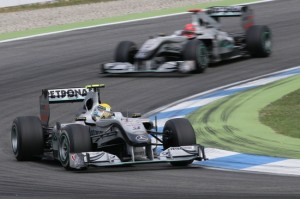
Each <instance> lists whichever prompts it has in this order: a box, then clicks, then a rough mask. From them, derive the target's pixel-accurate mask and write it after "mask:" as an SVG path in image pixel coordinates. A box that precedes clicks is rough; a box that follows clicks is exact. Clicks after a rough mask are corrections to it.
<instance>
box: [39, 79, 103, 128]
mask: <svg viewBox="0 0 300 199" xmlns="http://www.w3.org/2000/svg"><path fill="white" fill-rule="evenodd" d="M104 87H105V85H104V84H92V85H87V86H86V87H85V88H63V89H60V88H59V89H43V90H42V94H41V96H40V119H41V123H42V126H43V127H46V128H47V127H48V124H49V119H50V106H49V105H50V104H58V103H72V102H82V101H84V99H85V97H86V96H87V94H88V93H89V92H97V93H98V100H99V103H100V88H104Z"/></svg>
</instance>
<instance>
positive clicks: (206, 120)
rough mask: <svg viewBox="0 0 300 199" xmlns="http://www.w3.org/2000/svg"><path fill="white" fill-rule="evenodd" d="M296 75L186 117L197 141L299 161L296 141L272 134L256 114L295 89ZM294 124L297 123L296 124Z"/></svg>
mask: <svg viewBox="0 0 300 199" xmlns="http://www.w3.org/2000/svg"><path fill="white" fill-rule="evenodd" d="M299 85H300V75H296V76H293V77H290V78H287V79H284V80H281V81H278V82H274V83H272V84H268V85H265V86H262V87H258V88H255V89H252V90H249V91H246V92H241V93H238V94H236V95H233V96H229V97H226V98H224V99H220V100H218V101H216V102H214V103H212V104H209V105H207V106H205V107H203V108H201V109H199V110H198V111H195V112H194V113H192V114H191V115H189V116H188V119H189V120H190V121H191V122H192V124H193V126H194V128H195V131H196V135H197V142H198V143H199V144H203V145H204V146H207V147H214V148H220V149H225V150H229V151H236V152H241V153H250V154H259V155H268V156H277V157H287V158H298V159H299V158H300V139H299V138H294V137H290V136H287V135H283V134H278V133H275V132H274V130H273V129H272V128H270V127H269V126H266V125H264V124H262V123H261V122H260V120H259V111H260V110H262V109H263V108H264V107H266V106H267V105H269V104H270V103H272V102H274V101H276V100H278V99H280V98H281V97H283V96H285V95H287V94H289V93H291V92H293V91H295V90H298V89H299ZM296 122H297V121H296Z"/></svg>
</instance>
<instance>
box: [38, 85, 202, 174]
mask: <svg viewBox="0 0 300 199" xmlns="http://www.w3.org/2000/svg"><path fill="white" fill-rule="evenodd" d="M75 92H77V93H80V94H78V95H77V96H75V95H73V93H75ZM44 93H45V95H47V94H48V95H49V94H50V97H49V96H46V97H49V100H50V102H51V103H58V102H68V101H76V100H78V101H82V100H83V104H82V105H81V107H82V109H81V110H80V111H79V114H77V115H76V117H75V121H74V122H71V123H57V124H56V125H54V126H53V127H52V128H49V127H47V128H48V129H50V131H49V135H50V137H49V139H51V148H50V149H49V150H50V151H51V152H52V154H53V157H54V159H58V160H60V155H62V154H63V156H64V157H63V158H66V157H69V163H70V165H69V166H70V168H74V169H82V168H86V167H88V166H112V165H124V164H140V163H156V162H176V161H193V160H203V159H205V155H204V148H203V147H202V146H200V145H195V146H194V145H193V146H179V147H170V148H168V149H165V150H164V151H162V147H158V146H159V145H161V144H162V143H161V140H160V138H158V137H161V136H162V134H161V133H158V132H155V131H153V123H152V121H151V120H149V119H148V118H142V117H138V118H133V117H128V116H123V114H122V113H121V112H112V115H111V117H110V118H107V119H99V120H96V119H95V118H93V114H92V113H93V110H94V108H96V107H97V106H98V104H99V102H100V92H99V90H98V91H96V90H94V91H91V90H89V89H85V88H75V89H53V90H48V91H47V92H44ZM62 93H63V95H62ZM65 93H69V94H72V95H67V94H65ZM43 99H44V100H41V108H42V107H45V105H46V104H45V103H47V101H49V100H48V99H46V98H43ZM43 111H45V110H41V114H45V113H44V112H43ZM46 111H49V109H48V108H47V109H46ZM47 125H48V124H47ZM72 125H82V126H87V127H89V128H88V129H89V136H90V139H91V143H92V144H93V146H94V147H93V150H92V151H82V152H79V153H74V152H70V153H69V151H68V150H67V149H66V148H65V147H62V146H61V135H62V133H63V132H64V129H65V128H66V127H67V126H72ZM116 127H118V128H116ZM83 133H84V132H83ZM85 133H86V132H85ZM153 136H154V137H153ZM155 137H156V138H158V140H157V139H155ZM118 139H121V140H124V141H125V143H126V147H125V148H126V150H127V151H122V154H127V157H126V158H121V157H118V155H116V154H113V153H111V152H110V151H109V150H105V147H106V144H107V143H111V142H112V141H114V140H118ZM67 153H68V154H67Z"/></svg>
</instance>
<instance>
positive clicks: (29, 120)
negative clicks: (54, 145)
mask: <svg viewBox="0 0 300 199" xmlns="http://www.w3.org/2000/svg"><path fill="white" fill-rule="evenodd" d="M11 144H12V150H13V153H14V155H15V157H16V159H17V160H19V161H27V160H35V159H40V158H41V157H42V155H43V152H44V148H43V146H44V136H43V129H42V125H41V121H40V119H39V118H38V117H35V116H26V117H17V118H16V119H15V120H14V121H13V124H12V128H11Z"/></svg>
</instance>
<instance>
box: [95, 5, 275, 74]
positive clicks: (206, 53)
mask: <svg viewBox="0 0 300 199" xmlns="http://www.w3.org/2000/svg"><path fill="white" fill-rule="evenodd" d="M190 12H192V13H193V14H192V22H191V23H190V24H187V25H186V26H185V28H184V30H178V31H175V33H174V34H172V35H169V36H165V35H160V36H157V37H154V38H150V39H149V40H147V41H146V42H145V43H144V44H143V45H142V46H141V48H140V49H139V50H138V49H137V47H136V44H135V43H133V42H131V41H122V42H120V43H119V44H118V46H117V48H116V51H115V61H116V62H114V63H106V64H102V65H100V72H101V73H134V72H174V71H179V72H182V73H191V72H192V73H202V72H204V70H205V69H206V68H207V66H208V64H209V63H216V62H220V61H222V60H228V59H233V58H237V57H242V56H252V57H268V56H269V55H270V53H271V47H272V41H271V37H272V35H271V31H270V29H269V28H268V27H267V26H264V25H254V22H253V12H252V10H251V9H250V8H249V7H248V6H229V7H222V6H217V7H210V8H208V9H207V10H206V11H202V10H190ZM237 16H240V17H241V21H242V28H243V31H242V33H235V34H229V33H227V32H224V31H221V29H220V28H221V24H220V17H237Z"/></svg>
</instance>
